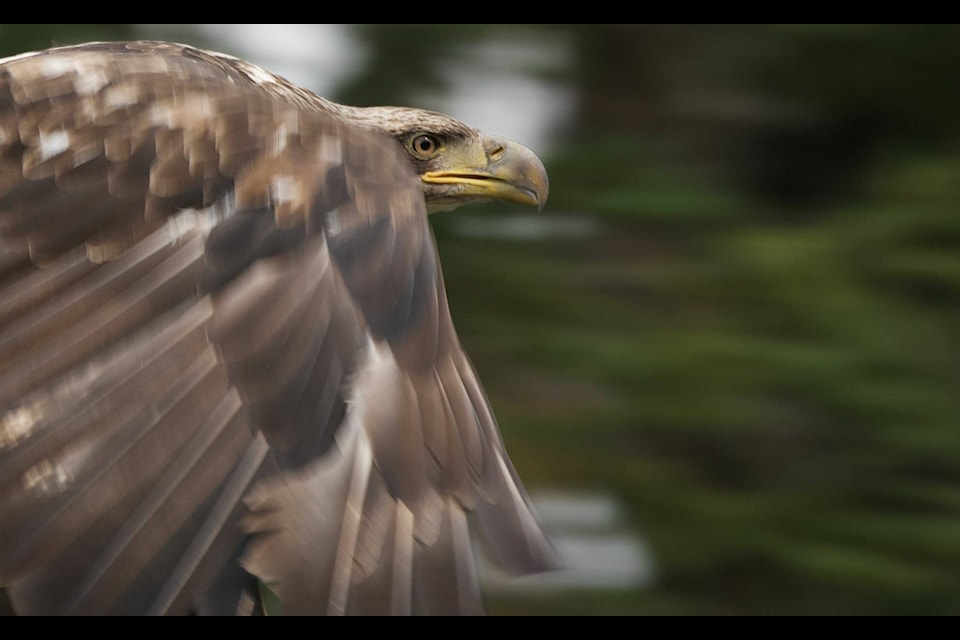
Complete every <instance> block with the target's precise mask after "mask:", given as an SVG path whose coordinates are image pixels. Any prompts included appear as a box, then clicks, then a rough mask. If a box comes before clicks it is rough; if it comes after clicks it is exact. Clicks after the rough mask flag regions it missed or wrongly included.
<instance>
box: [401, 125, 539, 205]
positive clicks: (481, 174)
mask: <svg viewBox="0 0 960 640" xmlns="http://www.w3.org/2000/svg"><path fill="white" fill-rule="evenodd" d="M483 147H484V148H486V149H488V151H487V152H486V153H485V154H484V159H483V160H481V161H480V162H472V163H470V162H468V163H464V164H463V166H457V163H456V162H451V163H450V164H451V165H453V166H449V165H448V168H445V169H443V170H440V171H428V172H426V173H423V174H421V176H420V179H421V180H422V181H423V182H426V183H428V184H436V185H459V187H460V188H459V189H458V190H457V191H458V195H461V196H467V197H476V198H483V199H494V200H505V201H507V202H516V203H518V204H527V205H534V206H536V207H537V209H538V210H540V209H543V205H544V204H545V203H546V201H547V194H548V193H549V191H550V183H549V181H548V179H547V170H546V169H544V167H543V163H542V162H540V158H538V157H537V156H536V154H534V153H533V152H532V151H530V149H527V148H526V147H524V146H523V145H520V144H517V143H516V142H511V141H510V140H506V139H504V138H486V139H485V140H484V143H483ZM451 160H454V159H453V158H451Z"/></svg>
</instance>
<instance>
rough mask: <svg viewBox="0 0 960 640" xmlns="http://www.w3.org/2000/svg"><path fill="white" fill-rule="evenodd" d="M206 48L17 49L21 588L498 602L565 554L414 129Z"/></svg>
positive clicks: (4, 387) (13, 101)
mask: <svg viewBox="0 0 960 640" xmlns="http://www.w3.org/2000/svg"><path fill="white" fill-rule="evenodd" d="M328 104H329V103H326V102H325V101H322V100H321V99H319V98H315V99H314V98H311V96H310V95H309V94H307V93H306V92H305V91H303V90H302V89H298V88H295V87H292V86H290V85H287V84H286V83H285V82H284V81H282V80H280V79H279V78H276V77H274V76H271V75H269V74H267V73H266V72H264V71H262V70H259V69H257V68H255V67H252V66H250V65H247V64H246V63H242V62H240V61H236V60H233V59H228V58H226V57H224V56H219V55H215V54H208V53H205V52H201V51H198V50H195V49H191V48H189V47H183V46H180V45H167V44H155V43H127V44H122V43H121V44H98V45H86V46H81V47H72V48H65V49H60V50H52V51H50V52H43V53H38V54H31V55H27V56H21V57H17V58H13V59H8V60H7V61H3V62H2V63H0V585H2V586H3V587H5V588H6V589H7V590H8V595H9V597H10V599H11V601H12V603H13V605H14V607H15V609H16V610H17V611H18V612H24V613H167V612H169V613H182V612H189V611H197V612H210V613H234V612H245V611H249V610H250V609H251V608H252V607H253V604H254V601H255V600H256V594H257V584H256V579H255V577H257V578H260V579H262V580H263V581H264V582H266V583H267V584H268V585H270V586H271V587H272V588H273V589H274V590H275V591H276V593H277V594H278V596H279V598H280V600H281V605H282V607H283V609H284V611H285V612H287V613H342V612H347V613H390V612H393V613H408V612H413V613H418V612H423V613H430V612H436V613H447V612H476V611H479V609H480V603H479V591H478V587H477V581H476V575H475V568H474V558H473V550H472V546H471V542H470V536H469V530H470V529H471V527H473V526H474V525H473V521H474V520H475V523H476V528H477V529H479V530H480V532H481V533H482V537H483V539H484V540H486V541H487V542H488V543H489V547H490V548H491V549H492V551H493V553H494V555H495V556H496V557H497V558H499V559H500V560H501V562H503V563H504V564H506V565H507V566H508V567H511V568H514V569H517V570H521V571H535V570H542V569H544V568H546V567H547V566H548V565H549V564H550V563H551V562H552V552H551V549H550V547H549V544H548V543H547V542H546V540H545V539H544V537H543V535H542V533H541V531H540V529H539V527H538V525H537V523H536V521H535V519H534V517H533V514H532V513H531V510H530V507H529V503H528V500H527V498H526V495H525V493H524V491H523V488H522V486H521V484H520V482H519V479H518V478H517V476H516V473H515V471H514V470H513V467H512V465H511V464H510V461H509V459H508V458H507V455H506V453H505V452H504V449H503V444H502V442H501V439H500V436H499V432H498V430H497V426H496V423H495V421H494V418H493V416H492V414H491V412H490V408H489V404H488V402H487V400H486V398H485V397H484V394H483V391H482V389H481V386H480V384H479V382H478V380H477V378H476V374H475V372H474V370H473V368H472V366H471V364H470V363H469V361H468V359H467V357H466V355H465V354H464V353H463V351H462V349H461V347H460V345H459V343H458V341H457V338H456V335H455V332H454V329H453V325H452V322H451V320H450V316H449V311H448V308H447V302H446V296H445V293H444V288H443V281H442V276H441V274H440V269H439V264H438V262H437V255H436V249H435V245H434V242H433V238H432V236H431V234H430V230H429V227H428V225H427V221H426V214H425V211H424V203H423V199H422V195H421V194H420V191H419V189H418V186H417V184H416V181H415V180H414V179H413V176H412V173H411V170H410V169H409V167H408V166H407V165H406V163H405V161H404V159H403V158H402V157H401V155H400V153H399V151H398V150H397V149H396V148H395V147H394V145H393V144H392V143H390V142H389V141H387V140H385V139H383V138H381V137H379V136H377V135H376V134H373V133H371V132H368V131H363V130H360V129H357V128H355V127H353V126H351V125H350V124H349V123H348V122H345V121H343V120H342V119H340V118H339V117H337V116H336V115H335V114H334V113H330V112H328V110H327V108H326V107H327V105H328Z"/></svg>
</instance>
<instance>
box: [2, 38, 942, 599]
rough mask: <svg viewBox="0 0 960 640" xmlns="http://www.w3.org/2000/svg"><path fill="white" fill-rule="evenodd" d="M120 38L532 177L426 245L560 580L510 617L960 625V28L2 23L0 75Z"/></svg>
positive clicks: (460, 216) (501, 591) (502, 594)
mask: <svg viewBox="0 0 960 640" xmlns="http://www.w3.org/2000/svg"><path fill="white" fill-rule="evenodd" d="M121 38H151V39H153V38H156V39H173V40H178V41H183V42H189V43H191V44H197V45H201V46H204V47H208V48H216V49H219V50H223V51H227V52H229V53H233V54H236V55H240V56H242V57H245V58H248V59H251V60H252V61H254V62H258V63H260V64H262V65H264V66H266V67H268V68H269V69H271V70H273V71H275V72H278V73H280V74H281V75H285V76H287V77H290V78H291V79H292V80H295V81H298V82H300V83H302V84H305V85H307V86H308V87H310V88H313V89H315V90H317V91H319V92H321V93H323V94H324V95H326V96H327V97H330V98H333V99H336V100H339V101H342V102H348V103H351V104H358V105H371V104H405V105H410V106H421V107H427V108H433V109H437V110H442V111H446V112H448V113H450V114H451V115H454V116H456V117H459V118H461V119H463V120H465V121H468V122H470V123H471V124H474V125H477V126H479V127H481V128H483V129H485V130H487V131H488V132H489V133H498V134H502V135H506V136H508V137H511V138H513V139H515V140H518V141H519V142H522V143H524V144H527V145H528V146H530V147H532V148H533V149H534V150H535V151H536V152H537V153H538V154H539V155H540V156H541V158H542V159H543V160H544V163H545V164H546V166H547V169H548V171H549V173H550V178H551V195H550V201H549V202H548V204H547V207H546V208H545V210H544V211H543V212H541V213H539V214H532V213H531V212H530V211H527V210H513V209H509V208H507V207H504V206H503V205H496V206H493V205H489V206H483V207H477V208H472V209H466V210H461V211H458V212H455V213H452V214H448V215H444V216H435V217H434V218H433V219H432V221H433V223H434V229H435V231H436V234H437V238H438V243H439V245H440V252H441V256H442V261H443V267H444V273H445V277H446V282H447V287H448V289H449V298H450V305H451V308H452V311H453V316H454V319H455V321H456V322H457V326H458V329H459V331H460V335H461V338H462V341H463V342H464V343H465V345H466V346H467V348H468V351H469V352H470V354H471V356H472V358H473V359H474V362H475V364H476V366H477V368H478V370H479V372H480V375H481V377H482V379H483V380H484V382H485V385H486V388H487V391H488V394H489V396H490V398H491V401H492V403H493V405H494V408H495V410H496V412H497V415H498V418H499V422H500V426H501V429H502V430H503V433H504V438H505V440H506V442H507V447H508V450H509V451H510V453H511V455H512V458H513V460H514V463H515V464H516V466H517V468H518V469H519V471H520V474H521V476H522V477H523V478H524V480H525V482H526V484H527V486H528V488H529V489H530V490H531V492H532V493H533V494H534V496H535V497H537V498H538V500H539V499H541V498H542V499H543V501H544V502H543V504H544V505H545V506H544V508H543V510H542V511H543V513H544V516H545V519H546V520H547V521H548V524H551V523H554V524H551V526H555V527H556V530H555V536H556V537H557V539H558V540H559V541H561V542H563V544H562V545H561V544H558V546H561V548H563V549H568V550H571V552H570V553H569V555H570V556H572V557H571V558H570V564H571V568H570V569H569V570H568V571H567V573H566V576H567V578H568V579H567V580H566V581H563V580H555V581H554V582H552V583H551V582H550V579H549V578H545V579H543V580H542V581H540V582H537V581H533V583H532V584H530V583H523V585H524V587H523V588H511V587H504V586H503V585H502V584H501V585H500V586H497V584H500V583H498V582H497V581H491V583H490V584H491V587H490V593H489V597H488V608H489V610H490V612H491V613H495V614H520V613H523V614H954V615H956V614H960V331H958V327H960V211H958V205H960V144H958V143H960V91H958V89H957V78H956V74H957V70H958V69H960V27H957V26H850V25H844V26H826V25H815V26H807V25H803V26H631V25H588V26H580V25H575V26H571V25H567V26H564V25H549V26H532V25H453V26H451V25H412V26H345V25H340V26H321V25H269V26H260V27H257V26H250V25H79V26H78V25H2V26H0V55H7V54H11V53H17V52H20V51H25V50H29V49H35V48H42V47H46V46H50V45H52V44H68V43H74V42H80V41H85V40H91V39H121ZM557 504H561V505H563V504H566V505H567V506H568V507H569V506H570V505H573V507H570V509H567V510H564V508H559V512H560V515H557V513H556V512H557V511H558V508H557V506H556V505H557ZM578 504H579V505H580V506H581V507H582V506H583V505H584V504H586V505H587V506H588V508H587V512H588V513H587V515H584V514H583V513H582V512H580V511H577V509H576V508H575V507H576V505H578ZM550 505H553V506H550ZM590 505H592V507H590ZM591 508H592V509H593V511H592V512H591V511H590V509H591ZM571 510H572V512H574V515H572V516H570V517H569V518H566V521H565V518H564V517H563V514H564V513H568V512H569V511H571ZM598 511H599V512H600V513H599V515H598ZM576 513H579V514H580V515H576ZM589 513H593V516H590V515H589ZM551 514H553V515H551ZM591 518H592V520H591ZM578 523H579V524H578ZM578 540H579V543H578V542H577V541H578ZM580 543H586V544H587V547H577V544H580ZM591 545H592V546H591ZM579 548H583V549H588V550H589V549H592V550H594V551H597V552H598V553H599V554H600V555H602V554H603V553H607V552H609V553H607V555H608V556H609V554H613V559H612V561H611V560H610V558H606V559H603V558H601V557H600V556H597V558H598V559H597V560H596V561H593V560H591V558H592V557H593V556H592V555H591V554H590V553H587V552H586V551H585V552H584V553H583V554H580V553H579V552H578V551H577V549H579ZM618 553H620V554H621V556H619V557H618V556H617V554H618ZM605 563H607V564H609V563H612V567H613V569H612V570H611V571H607V573H606V574H605V573H604V570H602V567H601V565H605ZM598 567H599V568H598ZM617 568H619V573H618V572H617V571H616V569H617ZM607 574H609V575H607ZM605 576H606V578H610V579H606V578H605Z"/></svg>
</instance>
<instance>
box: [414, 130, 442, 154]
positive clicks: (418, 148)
mask: <svg viewBox="0 0 960 640" xmlns="http://www.w3.org/2000/svg"><path fill="white" fill-rule="evenodd" d="M410 148H411V150H412V151H413V153H414V155H416V156H417V157H419V158H423V159H424V160H427V159H430V158H432V157H434V156H435V155H437V152H438V151H440V140H439V139H437V137H436V136H432V135H430V134H427V133H421V134H418V135H416V136H414V137H413V139H412V140H411V141H410Z"/></svg>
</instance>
